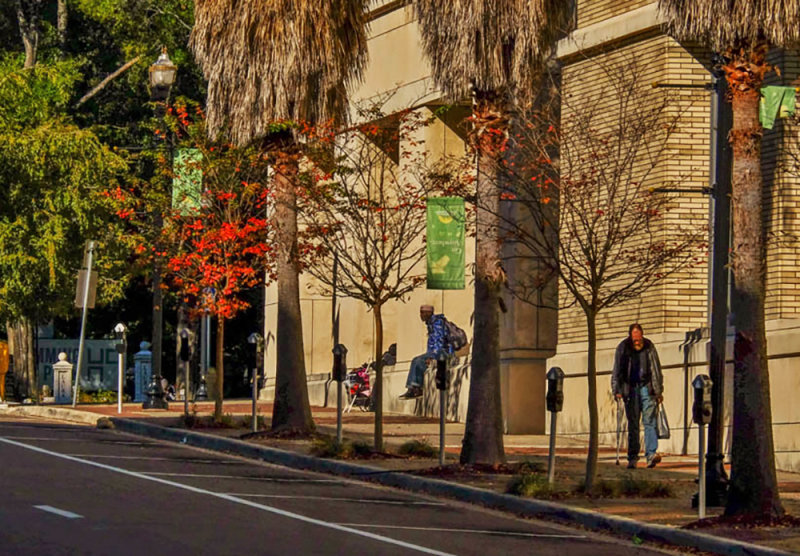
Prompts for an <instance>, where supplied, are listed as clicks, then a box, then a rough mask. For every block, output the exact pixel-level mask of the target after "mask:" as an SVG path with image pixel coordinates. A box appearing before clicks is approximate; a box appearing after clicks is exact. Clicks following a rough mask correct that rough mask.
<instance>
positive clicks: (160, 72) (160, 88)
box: [149, 46, 178, 397]
mask: <svg viewBox="0 0 800 556" xmlns="http://www.w3.org/2000/svg"><path fill="white" fill-rule="evenodd" d="M177 74H178V68H177V66H176V65H175V64H173V63H172V60H170V59H169V55H167V47H166V46H165V47H162V49H161V55H160V56H159V57H158V59H157V60H156V61H155V63H154V64H153V65H151V66H150V70H149V83H150V98H151V100H153V101H154V102H155V103H156V115H157V116H159V117H160V118H163V117H164V115H165V114H166V103H167V99H169V93H170V89H171V88H172V86H173V85H174V84H175V78H176V77H177ZM165 137H166V133H165ZM167 148H168V149H169V150H170V152H169V153H168V155H169V157H170V158H171V157H172V152H171V148H170V145H169V142H167ZM154 224H155V227H156V229H160V228H161V226H162V224H163V222H162V219H161V214H160V212H159V211H158V210H156V214H155V216H154ZM163 303H164V300H163V293H162V291H161V266H160V264H159V263H158V260H157V259H156V260H155V261H154V263H153V345H152V351H153V377H154V380H153V382H154V383H155V389H156V393H157V394H159V395H161V396H162V397H163V391H162V389H161V354H162V352H163V336H164V315H163V313H164V312H163ZM152 386H153V384H152V383H151V387H152Z"/></svg>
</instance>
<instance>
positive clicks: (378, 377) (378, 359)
mask: <svg viewBox="0 0 800 556" xmlns="http://www.w3.org/2000/svg"><path fill="white" fill-rule="evenodd" d="M372 313H373V317H374V318H375V384H373V385H372V396H373V397H374V398H375V451H376V452H382V451H383V315H382V314H381V306H380V305H375V306H374V307H373V308H372Z"/></svg>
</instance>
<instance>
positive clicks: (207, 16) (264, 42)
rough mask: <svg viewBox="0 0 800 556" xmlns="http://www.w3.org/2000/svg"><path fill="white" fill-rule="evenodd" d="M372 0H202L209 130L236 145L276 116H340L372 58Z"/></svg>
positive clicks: (198, 34) (200, 48)
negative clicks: (349, 91)
mask: <svg viewBox="0 0 800 556" xmlns="http://www.w3.org/2000/svg"><path fill="white" fill-rule="evenodd" d="M368 6H369V0H325V1H320V0H197V2H196V4H195V26H194V29H193V31H192V35H191V38H190V46H191V48H192V50H193V52H194V54H195V57H196V59H197V61H198V63H199V64H200V66H201V68H202V69H203V72H204V74H205V77H206V79H208V128H209V131H210V132H211V133H212V134H216V133H217V132H219V130H220V129H221V128H222V127H223V126H226V125H227V128H228V130H229V133H230V136H231V138H232V139H233V141H234V142H236V143H237V144H245V143H248V142H250V141H252V140H253V139H256V138H258V137H260V136H263V135H265V134H267V133H268V132H269V131H270V125H271V124H272V123H274V122H275V121H276V120H282V119H302V120H306V121H312V122H314V121H321V120H327V119H331V118H332V119H341V118H343V117H344V114H345V109H346V106H347V104H346V93H347V87H348V86H349V85H350V84H351V83H352V82H353V81H355V80H358V79H360V78H361V74H362V71H363V68H364V66H365V64H366V56H367V37H366V32H367V10H368Z"/></svg>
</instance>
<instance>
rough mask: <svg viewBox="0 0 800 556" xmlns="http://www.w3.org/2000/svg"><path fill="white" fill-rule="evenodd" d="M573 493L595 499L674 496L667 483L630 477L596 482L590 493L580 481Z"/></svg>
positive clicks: (670, 486)
mask: <svg viewBox="0 0 800 556" xmlns="http://www.w3.org/2000/svg"><path fill="white" fill-rule="evenodd" d="M575 492H576V493H579V494H585V495H588V496H593V497H597V498H621V497H628V498H671V497H672V496H675V491H674V489H673V488H672V485H670V484H669V483H664V482H659V481H651V480H647V479H636V478H634V477H633V476H631V475H628V476H626V477H624V478H623V479H622V480H619V481H609V480H600V481H597V482H596V483H595V485H594V488H593V489H592V491H591V492H587V491H586V485H585V483H584V482H583V481H581V483H580V484H579V485H578V486H577V488H576V489H575Z"/></svg>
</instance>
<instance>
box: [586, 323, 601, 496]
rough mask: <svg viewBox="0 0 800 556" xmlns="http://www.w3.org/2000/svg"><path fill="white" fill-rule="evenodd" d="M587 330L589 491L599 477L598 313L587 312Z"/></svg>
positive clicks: (587, 472) (587, 460)
mask: <svg viewBox="0 0 800 556" xmlns="http://www.w3.org/2000/svg"><path fill="white" fill-rule="evenodd" d="M586 332H587V333H588V337H589V345H588V353H587V354H586V356H587V358H588V362H587V365H586V371H587V379H588V381H589V384H588V386H589V400H588V401H589V454H588V455H587V457H586V475H585V476H584V485H585V487H586V491H587V492H589V491H590V490H591V489H592V487H593V486H594V481H595V479H596V478H597V448H598V441H599V439H598V432H599V431H598V411H597V314H596V313H594V312H593V311H588V312H587V313H586Z"/></svg>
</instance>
